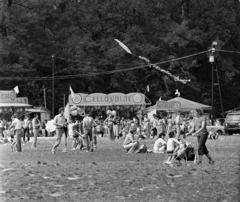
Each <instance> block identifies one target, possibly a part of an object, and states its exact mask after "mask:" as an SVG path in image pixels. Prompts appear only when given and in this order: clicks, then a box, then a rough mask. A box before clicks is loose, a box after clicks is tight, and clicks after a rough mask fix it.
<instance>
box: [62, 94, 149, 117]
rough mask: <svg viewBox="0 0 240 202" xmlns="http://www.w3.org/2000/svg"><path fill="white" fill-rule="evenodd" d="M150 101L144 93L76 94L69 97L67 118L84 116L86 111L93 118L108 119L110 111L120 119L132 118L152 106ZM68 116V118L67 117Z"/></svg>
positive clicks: (66, 111)
mask: <svg viewBox="0 0 240 202" xmlns="http://www.w3.org/2000/svg"><path fill="white" fill-rule="evenodd" d="M150 104H151V102H150V100H149V99H148V98H147V97H146V96H145V95H144V94H142V93H138V92H136V93H129V94H123V93H111V94H103V93H93V94H83V93H75V94H74V96H71V95H69V103H68V105H67V106H66V108H65V116H66V118H67V119H68V120H69V119H70V116H77V115H80V116H84V115H85V110H87V111H90V112H91V113H92V116H93V117H103V118H106V117H107V114H106V112H107V111H108V110H115V111H116V112H117V115H118V116H119V117H124V118H132V117H134V116H137V115H138V114H141V113H142V111H143V110H144V109H145V108H146V105H150ZM67 114H68V116H67Z"/></svg>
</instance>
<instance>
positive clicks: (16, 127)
mask: <svg viewBox="0 0 240 202" xmlns="http://www.w3.org/2000/svg"><path fill="white" fill-rule="evenodd" d="M11 128H14V133H15V135H16V151H17V152H22V145H21V133H22V123H21V121H20V120H19V119H18V118H17V115H16V114H14V115H13V116H12V124H11V125H10V126H9V128H8V130H10V129H11Z"/></svg>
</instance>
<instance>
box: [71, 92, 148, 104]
mask: <svg viewBox="0 0 240 202" xmlns="http://www.w3.org/2000/svg"><path fill="white" fill-rule="evenodd" d="M69 104H70V105H78V106H111V105H145V104H146V102H145V95H144V94H142V93H129V94H123V93H111V94H103V93H93V94H83V93H75V94H74V97H73V98H72V97H71V95H69Z"/></svg>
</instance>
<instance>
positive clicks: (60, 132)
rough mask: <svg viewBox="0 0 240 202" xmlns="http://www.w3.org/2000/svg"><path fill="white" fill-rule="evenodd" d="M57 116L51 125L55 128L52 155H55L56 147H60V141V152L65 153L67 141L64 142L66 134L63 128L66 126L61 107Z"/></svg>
mask: <svg viewBox="0 0 240 202" xmlns="http://www.w3.org/2000/svg"><path fill="white" fill-rule="evenodd" d="M58 112H59V114H58V115H56V116H55V117H54V121H53V125H55V126H56V137H57V140H56V143H55V144H54V146H53V148H52V153H53V154H55V153H56V149H57V147H58V146H59V145H60V143H61V141H62V152H63V153H67V141H66V139H67V138H66V137H67V136H66V134H65V130H64V127H65V126H66V121H65V117H64V109H63V107H60V108H59V110H58Z"/></svg>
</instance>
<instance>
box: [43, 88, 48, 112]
mask: <svg viewBox="0 0 240 202" xmlns="http://www.w3.org/2000/svg"><path fill="white" fill-rule="evenodd" d="M43 99H44V107H45V109H47V104H46V91H45V88H44V89H43Z"/></svg>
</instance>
